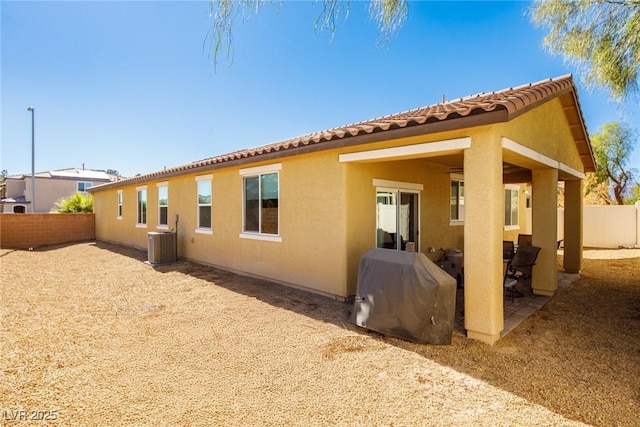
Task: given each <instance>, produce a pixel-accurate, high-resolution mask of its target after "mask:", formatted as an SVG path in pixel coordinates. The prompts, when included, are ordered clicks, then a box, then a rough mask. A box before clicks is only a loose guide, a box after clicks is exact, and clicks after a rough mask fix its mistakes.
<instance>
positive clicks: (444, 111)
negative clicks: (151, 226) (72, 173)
mask: <svg viewBox="0 0 640 427" xmlns="http://www.w3.org/2000/svg"><path fill="white" fill-rule="evenodd" d="M570 91H573V92H574V96H575V104H576V105H577V109H578V110H579V109H580V105H579V102H578V100H577V93H576V90H575V87H574V85H573V79H572V78H571V76H570V75H566V76H561V77H557V78H554V79H547V80H543V81H540V82H537V83H530V84H526V85H522V86H518V87H512V88H508V89H503V90H501V91H497V92H490V93H479V94H476V95H471V96H467V97H464V98H458V99H454V100H451V101H448V102H442V103H438V104H433V105H429V106H426V107H421V108H416V109H413V110H409V111H404V112H400V113H397V114H391V115H387V116H382V117H377V118H374V119H371V120H365V121H362V122H359V123H351V124H348V125H344V126H339V127H335V128H332V129H328V130H324V131H320V132H314V133H311V134H307V135H303V136H299V137H295V138H291V139H287V140H284V141H279V142H275V143H272V144H268V145H263V146H260V147H254V148H250V149H245V150H240V151H236V152H233V153H228V154H224V155H220V156H216V157H210V158H207V159H202V160H198V161H195V162H192V163H188V164H186V165H181V166H177V167H173V168H168V169H165V170H163V171H158V172H154V173H150V174H147V175H139V176H136V177H133V178H129V179H126V180H122V181H119V182H118V183H117V184H118V185H123V184H127V183H133V182H141V181H147V180H152V179H155V178H156V177H160V176H165V175H175V174H180V173H182V172H187V171H190V170H192V169H200V168H206V167H207V166H211V165H216V164H221V163H228V162H233V161H237V160H243V159H247V158H253V157H260V156H263V155H265V154H268V153H273V152H279V151H287V150H293V149H296V148H300V147H304V146H309V145H313V144H322V143H325V142H328V141H333V140H337V139H345V138H350V137H356V136H360V135H365V134H371V133H374V132H386V131H389V130H393V129H401V128H407V127H410V126H417V125H423V124H429V123H437V122H442V121H445V120H455V119H457V118H460V117H466V116H469V115H475V114H483V113H490V112H494V111H499V110H505V111H506V113H507V114H508V116H509V118H512V117H515V116H517V115H519V114H521V113H524V112H526V111H528V110H529V109H530V108H532V107H534V106H536V105H538V104H539V103H542V102H546V101H548V100H549V99H550V98H552V97H555V96H559V95H562V94H564V93H568V92H570ZM581 116H582V112H581V111H580V117H581ZM580 125H581V126H582V128H583V129H584V133H585V136H586V128H584V123H582V122H581V123H580ZM586 138H588V136H586ZM257 160H259V159H256V161H257ZM112 185H114V184H106V185H103V186H99V187H94V188H95V189H98V188H105V187H109V186H112Z"/></svg>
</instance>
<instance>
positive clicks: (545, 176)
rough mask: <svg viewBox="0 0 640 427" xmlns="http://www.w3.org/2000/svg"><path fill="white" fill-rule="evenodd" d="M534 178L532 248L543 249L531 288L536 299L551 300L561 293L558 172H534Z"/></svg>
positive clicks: (536, 170) (537, 170) (549, 169)
mask: <svg viewBox="0 0 640 427" xmlns="http://www.w3.org/2000/svg"><path fill="white" fill-rule="evenodd" d="M532 175H533V198H532V201H531V202H532V219H531V222H532V224H531V225H532V229H531V231H532V234H533V246H538V247H540V248H542V249H541V250H540V253H539V254H538V259H537V260H536V265H535V267H533V275H532V278H531V287H532V289H533V293H534V294H536V295H547V296H552V295H553V294H554V293H555V292H556V289H558V267H557V257H558V256H557V245H558V170H557V169H555V168H548V169H535V170H533V171H532Z"/></svg>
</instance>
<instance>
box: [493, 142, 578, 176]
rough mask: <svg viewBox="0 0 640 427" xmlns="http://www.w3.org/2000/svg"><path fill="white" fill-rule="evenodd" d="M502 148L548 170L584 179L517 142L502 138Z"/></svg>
mask: <svg viewBox="0 0 640 427" xmlns="http://www.w3.org/2000/svg"><path fill="white" fill-rule="evenodd" d="M502 148H504V149H505V150H509V151H511V152H513V153H516V154H518V155H520V156H523V157H526V158H527V159H530V160H533V161H535V162H537V163H541V164H543V165H545V166H548V167H550V168H555V169H559V170H561V171H564V172H566V173H568V174H570V175H573V176H575V177H576V178H580V179H584V173H582V172H580V171H577V170H575V169H573V168H571V167H569V166H567V165H565V164H564V163H562V162H559V161H557V160H554V159H552V158H551V157H547V156H545V155H544V154H540V153H538V152H537V151H534V150H532V149H531V148H527V147H525V146H524V145H521V144H518V143H517V142H515V141H513V140H511V139H509V138H502Z"/></svg>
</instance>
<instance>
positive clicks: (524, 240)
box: [518, 234, 533, 247]
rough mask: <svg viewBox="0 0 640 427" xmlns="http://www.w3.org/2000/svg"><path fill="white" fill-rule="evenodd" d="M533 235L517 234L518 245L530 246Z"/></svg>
mask: <svg viewBox="0 0 640 427" xmlns="http://www.w3.org/2000/svg"><path fill="white" fill-rule="evenodd" d="M532 245H533V236H532V235H531V234H518V247H520V246H532Z"/></svg>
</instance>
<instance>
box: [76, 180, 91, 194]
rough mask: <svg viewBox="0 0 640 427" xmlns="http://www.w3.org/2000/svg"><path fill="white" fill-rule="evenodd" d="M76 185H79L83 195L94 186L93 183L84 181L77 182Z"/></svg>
mask: <svg viewBox="0 0 640 427" xmlns="http://www.w3.org/2000/svg"><path fill="white" fill-rule="evenodd" d="M76 184H77V188H78V191H80V192H83V193H84V192H86V191H87V188H90V187H91V186H92V185H93V183H92V182H82V181H80V182H77V183H76Z"/></svg>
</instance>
